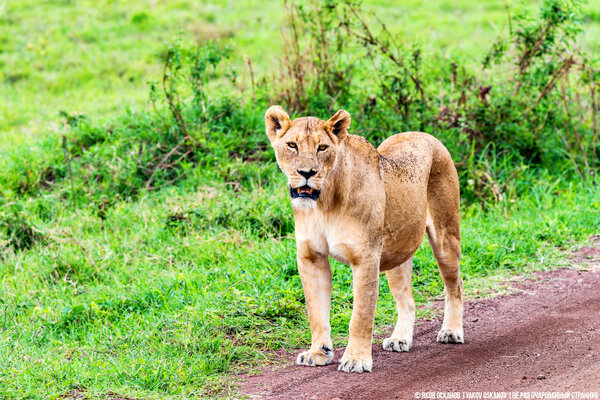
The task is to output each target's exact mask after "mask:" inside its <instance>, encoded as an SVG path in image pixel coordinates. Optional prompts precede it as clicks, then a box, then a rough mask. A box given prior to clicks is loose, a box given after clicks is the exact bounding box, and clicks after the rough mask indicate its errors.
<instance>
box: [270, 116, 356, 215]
mask: <svg viewBox="0 0 600 400" xmlns="http://www.w3.org/2000/svg"><path fill="white" fill-rule="evenodd" d="M265 123H266V127H267V134H268V135H269V139H270V140H271V145H272V146H273V149H274V150H275V155H276V156H277V163H278V164H279V167H280V168H281V170H282V171H283V173H284V174H285V175H286V176H287V178H288V185H289V191H290V196H291V198H292V205H293V206H294V207H295V208H303V209H306V208H312V207H314V206H315V205H316V201H317V199H318V198H319V196H320V195H321V191H322V189H323V187H324V183H325V181H326V179H327V176H328V173H329V171H330V170H331V168H332V167H333V166H334V165H335V160H336V156H337V152H338V151H339V148H340V145H341V144H342V142H343V140H344V138H345V137H346V135H347V132H348V127H349V125H350V115H349V114H348V113H347V112H346V111H344V110H340V111H338V112H337V113H336V114H335V115H334V116H333V117H332V118H331V119H330V120H328V121H322V120H320V119H318V118H313V117H305V118H298V119H295V120H293V121H290V119H289V117H288V115H287V114H286V113H285V111H283V109H282V108H281V107H279V106H273V107H271V108H270V109H269V110H268V111H267V113H266V116H265Z"/></svg>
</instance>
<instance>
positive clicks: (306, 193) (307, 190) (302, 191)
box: [290, 185, 321, 200]
mask: <svg viewBox="0 0 600 400" xmlns="http://www.w3.org/2000/svg"><path fill="white" fill-rule="evenodd" d="M319 194H321V192H320V191H318V190H317V189H313V188H311V187H310V186H308V185H304V186H300V187H298V188H292V187H290V195H291V196H292V199H297V198H299V197H306V198H309V199H312V200H317V198H318V197H319Z"/></svg>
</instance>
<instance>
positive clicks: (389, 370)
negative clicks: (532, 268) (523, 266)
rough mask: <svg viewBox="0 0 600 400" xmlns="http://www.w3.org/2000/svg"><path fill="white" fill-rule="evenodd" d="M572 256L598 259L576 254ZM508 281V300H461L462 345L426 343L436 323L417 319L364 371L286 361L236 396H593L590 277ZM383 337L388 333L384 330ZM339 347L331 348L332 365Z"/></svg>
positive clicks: (594, 252) (599, 332)
mask: <svg viewBox="0 0 600 400" xmlns="http://www.w3.org/2000/svg"><path fill="white" fill-rule="evenodd" d="M582 250H583V251H584V252H583V253H581V251H580V252H578V253H580V254H579V256H581V257H580V259H581V260H583V259H588V260H589V259H590V256H600V249H599V248H587V249H585V250H584V249H582ZM536 276H537V279H535V280H532V281H526V282H523V283H522V284H519V285H516V288H518V291H517V293H516V294H514V295H511V296H504V297H497V298H494V299H490V300H483V301H481V300H480V301H475V300H473V301H467V302H466V303H465V319H464V322H465V344H463V345H447V344H446V345H444V344H438V343H436V341H435V339H436V334H437V331H438V329H439V327H440V325H441V322H440V320H434V321H418V322H417V324H418V325H417V326H416V327H415V335H414V343H413V346H412V348H411V350H410V352H408V353H390V352H387V351H383V349H382V348H381V339H382V338H381V337H379V338H376V340H375V341H374V345H373V372H371V373H368V374H360V375H359V374H344V373H341V372H338V371H337V363H335V361H334V364H331V365H328V366H325V367H316V368H310V367H298V366H295V365H294V359H295V354H290V355H289V359H288V362H287V365H286V366H285V367H282V368H280V369H277V370H274V371H269V372H265V373H264V374H263V375H259V376H252V377H247V381H246V382H244V383H243V385H242V394H247V395H251V397H255V398H265V399H350V398H352V399H394V398H399V399H404V398H406V399H412V398H415V395H414V394H415V392H478V391H480V392H483V391H495V392H513V391H519V392H538V391H572V392H573V391H578V392H589V391H593V392H599V391H600V271H598V270H596V272H594V271H577V270H571V269H562V270H555V271H549V272H544V273H539V274H537V275H536ZM390 331H391V330H390ZM342 352H343V349H337V350H336V351H335V355H336V356H335V358H334V360H339V358H340V357H341V355H342Z"/></svg>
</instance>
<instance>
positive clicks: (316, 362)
mask: <svg viewBox="0 0 600 400" xmlns="http://www.w3.org/2000/svg"><path fill="white" fill-rule="evenodd" d="M331 360H333V349H332V348H331V347H327V346H321V347H319V348H318V349H317V350H312V349H310V350H307V351H303V352H302V353H300V354H298V358H296V364H298V365H306V366H309V367H316V366H320V365H327V364H329V363H331Z"/></svg>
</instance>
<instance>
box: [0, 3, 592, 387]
mask: <svg viewBox="0 0 600 400" xmlns="http://www.w3.org/2000/svg"><path fill="white" fill-rule="evenodd" d="M264 4H265V2H258V1H252V2H239V3H235V4H233V3H231V2H225V1H217V2H211V3H208V2H191V1H179V2H155V1H148V2H138V3H134V2H125V1H111V2H91V1H80V2H75V1H68V0H67V1H60V2H50V1H47V2H42V3H39V4H38V2H35V3H34V2H30V1H23V2H1V1H0V27H1V28H0V91H1V92H2V93H3V96H2V97H0V113H1V114H0V132H1V133H2V136H1V137H0V150H1V151H0V282H1V283H0V310H2V312H1V313H0V398H7V399H16V398H60V397H61V396H64V395H67V394H69V393H74V392H75V391H78V392H83V393H87V394H89V395H90V396H91V397H92V398H93V397H99V398H110V396H111V393H117V394H119V395H122V396H131V397H139V398H154V399H171V398H190V397H203V396H206V395H218V394H223V393H233V394H235V386H230V385H231V381H232V379H233V380H235V373H236V372H237V371H239V370H244V369H252V370H254V369H255V368H256V367H257V366H262V365H264V364H265V363H267V362H272V361H273V360H275V356H274V355H273V353H272V351H273V350H277V349H293V348H303V347H306V346H307V343H309V341H310V336H309V335H310V333H309V329H308V323H307V319H306V314H305V310H304V294H303V292H302V287H301V283H300V280H299V277H298V273H297V269H296V263H295V242H294V237H293V232H294V223H293V217H292V213H291V209H290V205H289V200H288V196H287V191H286V189H285V178H284V176H283V175H282V173H281V172H279V170H278V168H277V165H276V163H275V161H274V155H273V154H272V151H271V150H270V148H269V147H268V146H267V145H266V144H267V140H266V138H265V135H264V133H263V130H264V127H263V125H262V123H263V122H262V118H263V115H264V111H265V108H266V105H267V103H268V101H267V100H264V99H262V100H261V99H259V100H257V101H256V103H249V102H248V99H247V98H245V97H243V96H242V100H243V101H246V103H243V104H245V105H244V106H239V107H238V106H237V105H238V102H237V101H238V98H237V97H238V96H239V95H238V94H237V93H235V92H231V91H230V92H228V91H227V90H229V89H228V88H225V89H223V88H220V89H219V88H217V89H219V90H221V91H222V92H219V93H218V95H215V98H214V99H211V100H212V107H214V109H212V110H211V113H212V114H210V115H209V116H208V117H202V116H200V117H198V115H197V114H198V110H195V109H194V108H193V107H186V108H185V109H184V115H185V116H186V118H189V121H193V122H192V123H190V125H189V128H190V130H192V131H193V136H194V137H195V138H196V140H198V141H199V142H200V143H201V147H200V149H201V151H198V152H197V154H195V155H194V158H189V159H185V160H183V161H182V162H180V163H178V164H177V165H176V168H172V169H168V168H163V169H161V168H159V169H157V171H156V172H154V171H153V170H152V166H156V165H157V160H160V159H161V158H162V157H163V156H164V155H165V154H167V153H168V151H169V150H170V149H172V148H173V147H174V146H175V145H176V144H177V143H179V137H178V136H177V134H178V132H177V130H176V129H175V128H174V127H173V124H172V121H170V120H169V119H168V118H167V117H166V116H167V115H168V114H167V113H166V112H164V109H160V110H159V112H158V113H155V112H153V111H152V110H151V109H149V107H147V106H146V102H147V99H148V90H147V87H146V81H148V80H158V79H159V78H160V73H161V68H162V67H161V63H160V60H161V59H162V58H163V57H164V54H165V49H166V45H165V42H170V41H171V40H172V39H173V38H175V37H177V36H180V37H183V38H184V39H185V40H196V39H197V40H203V39H206V38H223V39H225V40H226V41H228V42H229V44H230V46H231V47H232V48H233V49H234V52H233V56H232V64H231V65H232V67H233V68H237V69H238V72H239V74H240V76H241V82H243V84H244V85H246V88H247V85H248V82H247V79H248V77H247V74H248V72H247V70H246V69H244V68H245V67H244V65H245V64H244V56H245V55H247V56H249V57H250V58H251V59H252V60H253V65H254V66H255V71H256V73H257V76H265V75H266V76H267V77H268V76H269V74H271V73H272V72H273V70H274V68H275V66H274V65H273V57H271V55H273V53H274V50H273V49H274V44H273V42H274V41H277V40H278V31H279V29H280V19H281V15H280V14H281V12H280V11H281V4H280V3H279V2H268V6H265V5H264ZM367 5H368V6H369V7H372V8H373V9H374V10H376V11H377V12H378V14H379V15H384V16H385V18H384V21H385V22H386V23H387V24H389V26H390V28H391V29H392V30H393V31H394V32H397V33H400V34H402V36H403V37H405V38H406V40H407V41H408V42H410V41H419V42H421V43H423V46H424V47H423V51H424V52H427V53H428V54H432V55H435V56H443V57H445V58H458V59H462V60H466V61H467V62H466V63H467V65H471V63H469V62H468V60H476V61H477V62H474V63H473V64H472V65H478V63H479V62H480V61H481V58H482V57H483V55H484V54H485V53H486V51H487V50H488V48H489V45H490V42H491V41H492V40H493V39H494V38H495V37H496V36H497V35H498V32H499V31H501V30H502V29H506V27H505V26H504V24H505V21H506V14H505V10H504V5H503V3H502V2H499V3H497V4H495V3H491V2H490V3H489V4H488V3H485V4H483V3H482V4H478V5H476V6H473V2H471V1H466V0H461V1H452V2H450V1H447V0H436V1H434V2H427V3H425V2H420V1H410V2H404V3H403V5H402V6H395V7H391V6H389V5H388V2H383V1H375V0H371V1H368V2H367ZM517 8H518V7H517V6H516V5H514V8H513V6H512V5H511V9H513V11H514V12H517ZM598 15H600V6H599V5H596V4H594V5H587V6H586V8H585V10H584V22H585V24H586V25H585V33H584V35H583V37H582V41H581V43H582V46H583V47H584V48H586V49H588V50H589V51H591V52H593V51H597V50H600V48H598V42H597V41H595V40H593V38H595V37H597V35H598V32H599V27H600V20H599V19H598ZM277 46H278V45H277ZM265 54H266V55H268V56H265ZM220 82H221V81H217V84H214V85H215V86H218V85H219V83H220ZM244 82H245V83H244ZM367 89H368V88H367ZM367 89H365V90H367ZM232 93H234V94H232ZM246 95H247V93H246ZM232 98H234V100H232ZM248 104H250V105H248ZM356 107H357V108H358V105H356ZM60 110H64V111H66V112H67V116H68V117H73V116H74V115H75V112H76V111H80V112H82V113H84V114H85V115H87V116H88V117H89V118H87V119H80V120H78V121H73V120H70V121H69V126H67V125H65V124H63V123H62V122H60V121H59V119H58V117H57V114H58V112H59V111H60ZM217 116H218V117H217ZM203 118H204V119H203ZM368 127H369V126H368V123H367V121H365V120H361V119H360V118H357V119H356V120H354V121H353V128H352V129H353V130H354V131H356V132H367V131H368ZM390 133H391V132H390ZM453 134H454V133H453V132H446V133H442V135H445V136H443V137H444V138H446V139H448V141H449V142H452V140H453V137H452V135H453ZM62 135H64V137H65V140H66V143H65V144H66V155H65V152H64V148H63V142H62V140H63V137H62ZM385 135H386V133H381V132H379V133H377V134H376V135H375V136H376V137H380V136H385ZM372 137H373V135H372ZM374 144H375V145H377V144H378V143H374ZM461 157H462V155H460V154H459V155H457V154H455V159H459V158H461ZM475 157H479V161H477V160H475V161H473V157H471V159H469V162H479V163H480V165H479V164H478V165H479V166H478V168H486V169H487V170H490V171H492V170H493V171H496V172H497V175H495V176H497V177H498V179H499V183H502V182H506V181H510V184H506V187H503V190H504V198H503V200H502V201H500V202H497V203H495V204H494V202H484V204H485V209H484V208H483V207H482V206H481V205H480V204H479V203H477V204H474V203H472V202H473V200H474V199H473V198H469V199H466V201H464V202H463V207H462V210H461V213H462V233H463V245H462V250H463V257H462V261H461V269H462V274H463V278H464V281H465V289H466V291H467V294H468V295H471V296H491V295H494V294H495V293H496V292H498V291H501V290H504V289H500V288H498V286H496V283H497V282H498V281H500V280H502V279H509V278H510V279H512V278H514V277H515V276H519V275H520V274H526V273H529V272H530V271H533V270H543V269H548V268H554V267H557V266H559V265H564V264H565V255H566V254H567V252H568V251H569V250H570V249H572V248H574V247H576V246H578V245H581V244H582V243H585V241H586V240H587V239H588V238H589V236H590V235H592V234H597V233H598V231H599V230H600V220H599V218H598V213H599V212H600V200H599V199H600V189H599V188H598V187H597V186H593V185H591V184H589V182H581V181H580V180H579V179H578V178H574V174H573V173H572V171H569V170H567V169H564V170H561V168H563V167H562V166H561V167H560V168H558V167H557V168H555V169H553V170H552V172H548V170H546V169H544V168H540V167H529V168H526V167H524V166H519V168H514V166H513V165H509V164H510V160H511V159H510V157H508V161H506V160H507V158H501V157H500V155H497V154H494V153H493V152H492V153H491V154H490V153H485V152H483V153H482V154H477V155H475ZM511 176H512V178H511ZM150 177H152V181H151V182H150V181H149V179H150ZM461 178H462V179H463V181H464V182H463V193H466V192H468V193H471V192H472V191H473V190H476V189H472V188H471V187H470V186H471V183H469V178H470V176H469V175H464V176H463V175H461ZM149 182H150V183H152V185H151V186H152V187H153V189H152V190H150V189H147V186H149ZM414 261H415V268H414V271H415V272H414V280H413V287H414V290H415V297H416V300H417V303H418V304H419V305H420V306H424V305H427V304H428V303H429V302H430V301H431V300H432V299H434V298H439V296H440V295H441V294H442V289H443V286H442V282H441V279H440V278H439V274H438V271H437V266H436V264H435V260H434V258H433V256H432V253H431V250H430V249H429V247H428V246H427V244H426V240H425V243H424V244H423V246H422V247H421V248H420V249H419V251H418V253H417V254H416V256H415V259H414ZM332 266H333V276H334V278H333V279H334V284H333V292H334V293H333V310H332V330H333V332H332V333H333V337H334V343H335V345H336V346H343V345H344V344H345V342H346V339H347V338H346V335H347V327H348V323H349V320H350V316H351V311H352V300H353V299H352V291H351V281H352V276H351V271H350V268H349V267H347V266H344V265H341V264H339V263H337V262H333V263H332ZM394 308H395V305H394V302H393V299H392V297H391V295H390V293H389V290H388V288H387V284H386V282H385V279H384V278H382V280H381V283H380V299H379V302H378V308H377V315H376V332H377V333H380V332H383V331H385V330H386V329H388V327H389V326H390V325H392V324H393V323H394V322H395V318H396V316H395V311H394ZM431 312H432V311H431V310H429V309H426V308H422V309H420V310H419V315H420V316H428V315H431ZM467 334H468V333H467Z"/></svg>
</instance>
